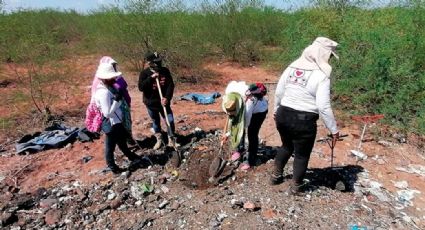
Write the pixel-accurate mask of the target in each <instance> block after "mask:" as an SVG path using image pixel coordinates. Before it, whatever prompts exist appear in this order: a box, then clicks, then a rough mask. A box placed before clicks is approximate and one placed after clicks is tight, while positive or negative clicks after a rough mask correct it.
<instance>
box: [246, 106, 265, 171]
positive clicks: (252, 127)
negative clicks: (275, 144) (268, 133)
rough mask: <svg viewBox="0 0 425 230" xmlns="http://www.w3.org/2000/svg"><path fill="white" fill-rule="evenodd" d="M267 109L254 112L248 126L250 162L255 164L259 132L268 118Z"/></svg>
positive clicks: (252, 164)
mask: <svg viewBox="0 0 425 230" xmlns="http://www.w3.org/2000/svg"><path fill="white" fill-rule="evenodd" d="M266 115H267V111H265V112H262V113H254V114H252V118H251V123H249V126H248V153H249V154H248V163H249V165H251V166H255V162H256V161H257V151H258V133H260V128H261V125H262V124H263V122H264V120H265V119H266Z"/></svg>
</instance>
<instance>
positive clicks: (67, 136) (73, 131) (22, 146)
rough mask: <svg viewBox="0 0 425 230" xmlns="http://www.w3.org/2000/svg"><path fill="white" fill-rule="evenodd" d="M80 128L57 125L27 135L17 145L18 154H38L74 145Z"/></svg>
mask: <svg viewBox="0 0 425 230" xmlns="http://www.w3.org/2000/svg"><path fill="white" fill-rule="evenodd" d="M78 131H79V129H78V128H75V127H71V128H69V127H66V126H64V125H62V124H55V125H52V126H50V127H48V128H46V129H45V131H43V132H37V133H35V134H32V135H25V136H24V137H22V138H21V139H20V140H19V141H18V143H17V144H16V146H15V148H16V152H17V153H18V154H19V153H22V152H24V151H30V152H37V151H41V150H45V149H48V148H60V147H62V146H65V145H67V144H68V143H72V142H74V141H75V139H76V138H77V136H78Z"/></svg>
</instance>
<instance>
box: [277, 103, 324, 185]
mask: <svg viewBox="0 0 425 230" xmlns="http://www.w3.org/2000/svg"><path fill="white" fill-rule="evenodd" d="M318 118H319V115H318V114H315V113H309V112H303V111H297V110H294V109H291V108H288V107H284V106H280V107H279V108H278V110H277V113H276V127H277V130H278V131H279V134H280V138H281V140H282V147H281V148H279V149H278V151H277V155H276V158H275V171H274V174H275V176H280V175H282V174H283V168H284V167H285V165H286V163H287V162H288V160H289V158H290V157H291V155H292V154H294V155H295V157H294V165H293V167H294V175H293V180H294V182H295V183H296V184H301V183H302V181H303V179H304V176H305V172H306V171H307V166H308V161H309V159H310V154H311V150H312V149H313V146H314V140H315V138H316V132H317V124H316V121H317V119H318Z"/></svg>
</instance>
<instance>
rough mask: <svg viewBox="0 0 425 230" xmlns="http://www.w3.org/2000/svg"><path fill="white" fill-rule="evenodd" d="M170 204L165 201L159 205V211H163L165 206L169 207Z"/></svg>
mask: <svg viewBox="0 0 425 230" xmlns="http://www.w3.org/2000/svg"><path fill="white" fill-rule="evenodd" d="M169 203H170V202H169V201H168V200H163V201H162V202H161V203H160V204H159V205H158V208H159V209H163V208H165V206H167V205H168V204H169Z"/></svg>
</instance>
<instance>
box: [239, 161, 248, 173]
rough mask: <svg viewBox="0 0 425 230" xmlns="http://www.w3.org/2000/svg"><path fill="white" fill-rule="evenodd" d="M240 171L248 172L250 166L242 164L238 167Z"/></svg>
mask: <svg viewBox="0 0 425 230" xmlns="http://www.w3.org/2000/svg"><path fill="white" fill-rule="evenodd" d="M239 168H240V169H241V170H243V171H248V170H249V169H250V168H251V166H250V165H249V164H248V162H243V163H242V164H241V165H240V167H239Z"/></svg>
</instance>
